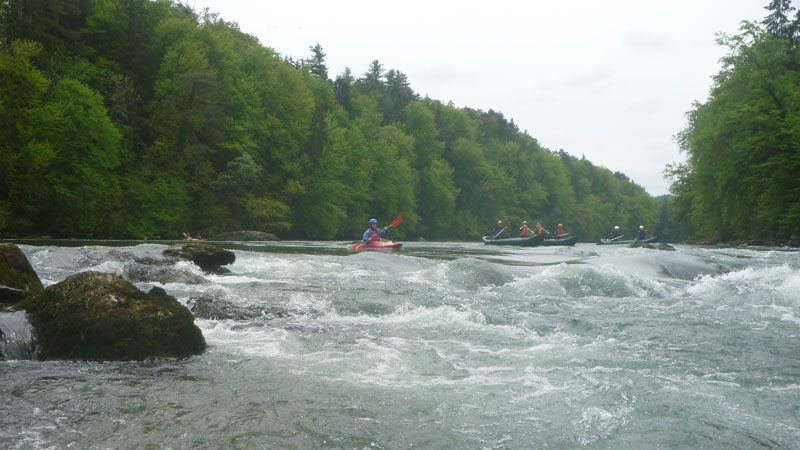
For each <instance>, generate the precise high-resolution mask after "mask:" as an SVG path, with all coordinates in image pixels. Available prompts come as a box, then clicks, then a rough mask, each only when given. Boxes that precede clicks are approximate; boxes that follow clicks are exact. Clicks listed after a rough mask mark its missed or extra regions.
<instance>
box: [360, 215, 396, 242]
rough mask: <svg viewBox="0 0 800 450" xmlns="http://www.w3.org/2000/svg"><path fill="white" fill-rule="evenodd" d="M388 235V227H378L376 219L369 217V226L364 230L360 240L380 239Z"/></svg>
mask: <svg viewBox="0 0 800 450" xmlns="http://www.w3.org/2000/svg"><path fill="white" fill-rule="evenodd" d="M388 236H389V227H383V229H382V230H381V229H379V228H378V219H369V228H367V231H365V232H364V237H362V238H361V242H365V243H366V242H369V241H380V240H381V238H382V237H388Z"/></svg>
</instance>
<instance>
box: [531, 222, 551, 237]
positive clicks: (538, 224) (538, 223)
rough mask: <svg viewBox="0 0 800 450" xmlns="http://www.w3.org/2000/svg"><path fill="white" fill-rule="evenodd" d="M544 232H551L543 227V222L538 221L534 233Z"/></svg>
mask: <svg viewBox="0 0 800 450" xmlns="http://www.w3.org/2000/svg"><path fill="white" fill-rule="evenodd" d="M542 233H547V234H550V232H549V231H547V230H545V229H544V228H542V222H536V228H534V229H533V234H542Z"/></svg>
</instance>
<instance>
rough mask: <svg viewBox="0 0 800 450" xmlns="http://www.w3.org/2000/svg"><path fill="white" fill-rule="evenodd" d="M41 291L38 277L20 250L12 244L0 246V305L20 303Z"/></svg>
mask: <svg viewBox="0 0 800 450" xmlns="http://www.w3.org/2000/svg"><path fill="white" fill-rule="evenodd" d="M42 289H43V287H42V282H41V280H39V275H37V274H36V271H35V270H33V267H31V263H30V262H29V261H28V258H27V257H25V254H24V253H22V250H20V249H19V247H17V246H16V245H14V244H0V304H13V303H18V302H21V301H22V300H24V299H25V297H27V296H29V295H31V294H36V293H39V292H41V291H42Z"/></svg>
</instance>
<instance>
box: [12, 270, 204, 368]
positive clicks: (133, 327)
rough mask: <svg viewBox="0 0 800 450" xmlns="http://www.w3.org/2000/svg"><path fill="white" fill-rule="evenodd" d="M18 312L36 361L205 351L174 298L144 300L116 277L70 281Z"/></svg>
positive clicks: (155, 295) (160, 294) (159, 293)
mask: <svg viewBox="0 0 800 450" xmlns="http://www.w3.org/2000/svg"><path fill="white" fill-rule="evenodd" d="M19 306H20V307H22V308H23V309H25V310H26V311H27V312H28V316H29V318H30V321H31V324H32V325H33V328H34V331H35V335H36V341H37V346H38V349H39V358H40V359H72V360H96V361H108V360H142V359H146V358H151V357H161V356H166V357H179V358H180V357H187V356H190V355H197V354H200V353H202V352H203V350H205V348H206V342H205V339H203V334H202V333H201V332H200V329H199V328H197V326H196V325H195V324H194V317H193V316H192V314H191V313H190V312H189V310H188V309H186V308H184V307H183V306H182V305H181V304H180V303H178V301H177V300H175V298H174V297H171V296H169V295H167V293H166V292H164V290H163V289H161V288H158V287H154V288H153V289H151V290H150V292H149V293H147V294H145V293H144V292H142V291H140V290H139V289H137V288H136V287H135V286H134V285H132V284H131V283H130V282H128V281H127V280H125V279H124V278H122V276H120V275H116V274H107V273H99V272H83V273H79V274H77V275H72V276H70V277H68V278H67V279H65V280H64V281H62V282H60V283H57V284H54V285H52V286H49V287H47V288H46V289H44V290H43V291H42V292H40V293H38V294H36V295H33V296H31V297H28V298H27V299H26V300H25V301H23V302H22V303H20V305H19Z"/></svg>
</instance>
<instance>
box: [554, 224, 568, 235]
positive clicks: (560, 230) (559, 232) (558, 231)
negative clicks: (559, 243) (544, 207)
mask: <svg viewBox="0 0 800 450" xmlns="http://www.w3.org/2000/svg"><path fill="white" fill-rule="evenodd" d="M565 233H566V232H565V231H564V224H561V223H560V224H558V228H556V237H561V236H563V235H564V234H565Z"/></svg>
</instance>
